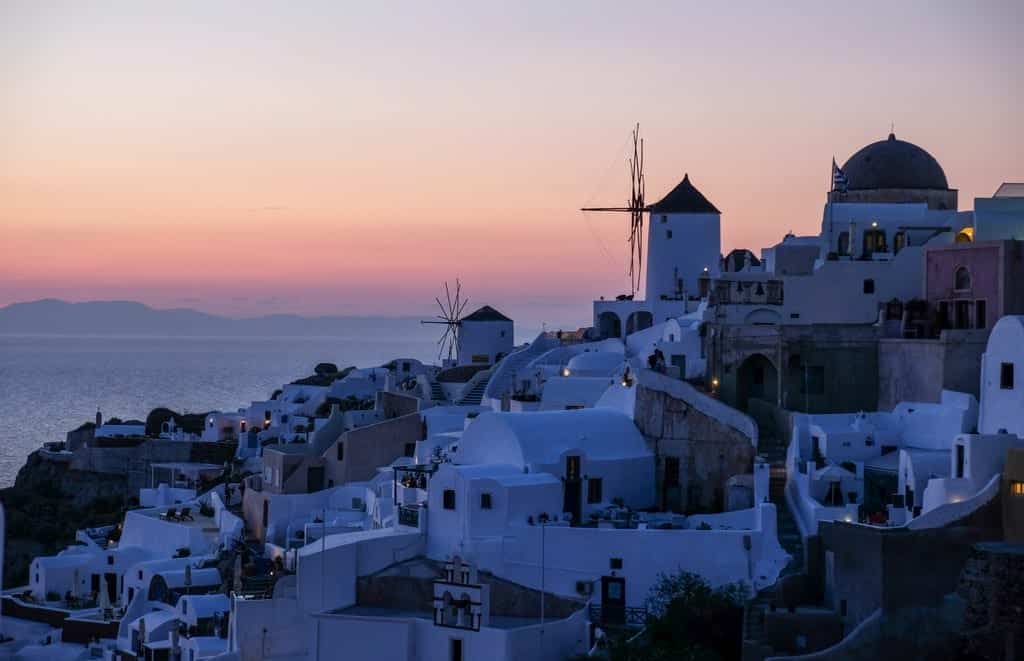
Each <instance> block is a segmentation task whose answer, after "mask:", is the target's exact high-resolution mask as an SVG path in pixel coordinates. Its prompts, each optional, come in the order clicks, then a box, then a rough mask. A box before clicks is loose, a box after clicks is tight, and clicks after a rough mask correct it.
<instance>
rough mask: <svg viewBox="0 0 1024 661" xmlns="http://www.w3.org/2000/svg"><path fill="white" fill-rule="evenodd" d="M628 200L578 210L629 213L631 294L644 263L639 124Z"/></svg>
mask: <svg viewBox="0 0 1024 661" xmlns="http://www.w3.org/2000/svg"><path fill="white" fill-rule="evenodd" d="M629 186H630V192H629V201H628V202H627V203H626V206H624V207H592V208H585V209H580V211H612V212H618V213H628V214H629V286H630V288H631V289H632V291H631V292H630V295H631V296H635V295H636V293H637V291H638V290H639V289H640V275H641V271H642V270H643V263H644V235H643V229H644V211H646V210H647V208H646V206H645V203H644V192H645V188H646V180H645V178H644V140H643V138H641V137H640V124H639V123H638V124H637V125H636V126H634V127H633V157H632V158H630V159H629Z"/></svg>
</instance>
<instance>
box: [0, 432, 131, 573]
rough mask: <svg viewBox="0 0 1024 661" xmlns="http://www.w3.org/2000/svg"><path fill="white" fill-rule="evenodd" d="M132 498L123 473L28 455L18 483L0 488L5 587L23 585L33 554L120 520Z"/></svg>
mask: <svg viewBox="0 0 1024 661" xmlns="http://www.w3.org/2000/svg"><path fill="white" fill-rule="evenodd" d="M134 496H135V491H134V490H131V491H130V490H129V489H128V483H127V479H126V478H125V477H124V476H120V475H110V474H99V473H90V472H85V471H78V470H70V469H69V468H68V465H67V464H66V463H60V462H55V461H51V460H48V459H45V458H43V457H42V456H41V455H40V453H39V452H33V453H32V454H30V455H29V456H28V459H27V460H26V462H25V465H24V466H22V467H21V470H19V471H18V477H17V478H16V480H15V483H14V486H13V487H9V488H7V489H0V500H2V502H3V504H4V508H5V512H6V515H7V529H6V531H5V532H6V542H7V547H6V552H5V554H4V577H3V578H4V580H3V586H4V587H5V588H8V587H14V586H20V585H25V584H26V583H27V582H28V567H29V564H30V563H31V562H32V558H33V557H35V556H37V555H52V554H54V553H56V552H57V551H59V550H61V549H63V548H64V547H65V546H66V545H68V544H69V543H71V542H72V541H74V538H75V531H77V530H79V529H81V528H89V527H93V526H101V525H109V524H112V523H117V522H119V521H121V519H122V517H123V513H124V509H125V507H126V506H127V505H128V504H129V499H131V498H133V497H134Z"/></svg>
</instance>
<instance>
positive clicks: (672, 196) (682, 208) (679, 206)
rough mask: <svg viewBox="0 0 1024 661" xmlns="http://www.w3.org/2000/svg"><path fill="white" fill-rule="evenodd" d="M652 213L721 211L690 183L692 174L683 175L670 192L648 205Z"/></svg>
mask: <svg viewBox="0 0 1024 661" xmlns="http://www.w3.org/2000/svg"><path fill="white" fill-rule="evenodd" d="M647 210H648V211H650V212H651V213H721V211H719V210H718V209H717V208H715V205H713V204H711V202H710V201H709V200H708V198H706V197H704V195H703V194H702V193H701V192H700V191H699V190H697V189H696V188H694V186H693V184H691V183H690V175H689V174H686V175H683V180H682V181H680V182H679V185H678V186H676V187H675V188H673V189H672V190H671V191H669V194H668V195H666V196H665V197H663V198H661V200H659V201H658V202H655V203H654V204H652V205H651V206H649V207H647Z"/></svg>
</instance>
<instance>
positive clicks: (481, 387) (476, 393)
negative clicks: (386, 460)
mask: <svg viewBox="0 0 1024 661" xmlns="http://www.w3.org/2000/svg"><path fill="white" fill-rule="evenodd" d="M490 380H491V375H487V376H485V377H483V378H481V379H478V380H477V382H476V383H474V384H473V387H472V388H470V389H469V392H468V393H466V394H465V395H463V396H462V397H461V398H460V399H459V401H457V402H456V404H460V405H462V406H479V405H480V403H481V402H482V401H483V400H484V391H486V390H487V384H488V383H489V382H490Z"/></svg>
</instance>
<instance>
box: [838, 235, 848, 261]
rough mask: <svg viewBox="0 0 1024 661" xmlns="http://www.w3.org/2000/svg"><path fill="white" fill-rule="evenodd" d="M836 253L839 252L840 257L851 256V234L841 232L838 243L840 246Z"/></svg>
mask: <svg viewBox="0 0 1024 661" xmlns="http://www.w3.org/2000/svg"><path fill="white" fill-rule="evenodd" d="M836 252H838V253H839V254H840V255H849V254H850V233H849V232H840V233H839V242H838V245H837V246H836Z"/></svg>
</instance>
